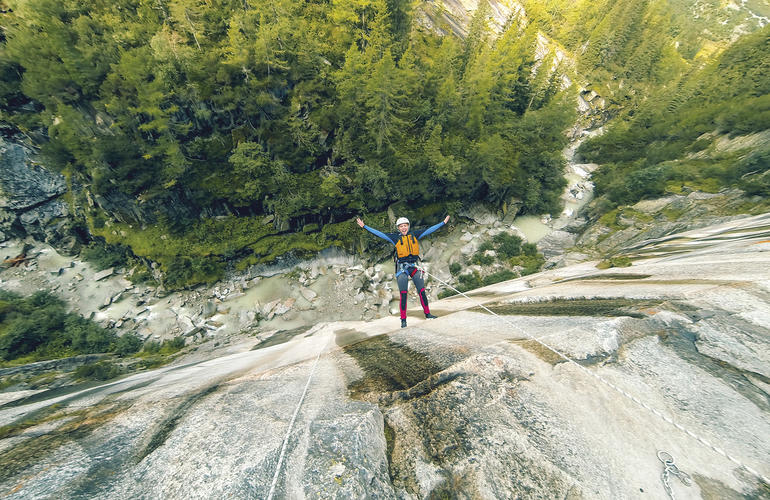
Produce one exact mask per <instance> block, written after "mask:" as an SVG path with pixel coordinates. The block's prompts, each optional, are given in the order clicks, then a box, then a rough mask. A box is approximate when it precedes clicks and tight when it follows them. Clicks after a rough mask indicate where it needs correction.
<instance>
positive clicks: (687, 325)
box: [0, 216, 770, 500]
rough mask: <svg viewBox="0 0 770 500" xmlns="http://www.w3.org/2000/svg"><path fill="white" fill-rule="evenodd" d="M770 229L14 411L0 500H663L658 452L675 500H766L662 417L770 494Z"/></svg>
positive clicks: (736, 229) (7, 412) (695, 242)
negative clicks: (402, 321)
mask: <svg viewBox="0 0 770 500" xmlns="http://www.w3.org/2000/svg"><path fill="white" fill-rule="evenodd" d="M768 219H770V217H768V216H766V217H765V218H761V217H760V218H754V219H751V220H746V221H743V222H741V221H736V222H734V223H732V224H726V225H724V226H722V227H720V228H714V227H712V228H706V229H704V230H703V231H702V232H697V231H696V232H690V233H687V234H685V235H679V236H678V237H677V238H676V246H667V245H668V243H666V241H655V242H649V243H648V244H647V246H644V247H642V248H638V249H637V250H638V251H639V252H640V253H642V252H643V251H645V250H647V251H649V253H650V255H654V256H653V257H649V256H648V258H645V259H638V260H635V261H634V262H633V265H632V266H631V267H628V268H623V269H622V272H621V271H619V270H617V269H609V270H606V271H600V270H598V269H596V267H595V265H594V264H595V263H582V264H578V265H573V266H569V267H563V268H561V269H558V270H553V271H548V272H545V273H539V274H538V275H532V276H527V277H525V278H520V279H517V280H513V281H510V282H504V283H498V284H495V285H492V286H490V287H486V288H484V289H479V290H475V291H473V292H470V294H469V295H468V297H463V296H457V297H453V298H450V299H445V300H442V301H436V302H433V303H432V304H431V307H432V311H433V312H434V313H436V314H437V315H438V316H439V318H438V319H436V320H424V319H422V314H421V310H420V308H419V306H418V305H417V303H416V302H412V303H411V304H414V305H413V306H412V307H410V310H409V315H408V321H409V327H408V328H405V329H400V328H398V326H399V325H398V320H397V318H383V319H380V320H376V321H371V322H363V321H344V322H336V323H319V324H318V325H316V326H314V327H313V328H311V329H309V330H304V329H303V330H301V331H300V332H299V333H297V334H296V335H293V336H290V337H285V338H283V339H281V337H280V335H281V333H280V332H277V333H275V338H274V342H272V343H268V344H267V345H268V346H267V347H263V348H258V349H252V347H253V346H254V345H255V344H256V343H258V342H260V341H261V340H262V339H261V338H260V339H257V340H253V339H251V340H250V341H248V342H244V343H243V344H241V345H239V346H233V347H230V348H228V350H227V351H224V350H223V351H220V353H221V355H219V356H216V357H213V358H211V359H208V358H205V357H201V356H198V355H197V354H195V355H191V356H198V357H197V358H192V359H191V358H187V359H184V358H183V359H180V360H178V362H177V363H176V364H175V365H174V366H168V367H164V368H161V369H158V370H152V371H147V372H143V373H137V374H134V375H131V376H129V377H126V378H124V379H120V380H117V381H112V382H109V383H105V384H102V385H101V386H97V387H92V388H88V389H85V390H80V391H77V392H73V393H70V394H62V393H61V392H55V393H51V394H48V395H46V394H38V395H36V397H37V398H39V399H37V400H35V399H31V400H30V401H29V402H27V403H16V404H9V405H5V406H3V407H0V425H9V424H14V423H20V422H22V421H24V420H25V419H28V424H25V425H28V426H26V427H24V428H22V429H21V430H19V431H12V432H10V433H9V434H8V435H6V436H5V437H4V438H3V439H0V494H2V495H5V496H6V497H7V498H13V499H16V498H19V499H21V498H25V499H26V498H121V499H122V498H222V497H234V498H266V497H267V495H268V492H269V491H270V489H271V486H272V485H273V484H274V485H275V490H274V493H275V496H274V498H318V497H321V498H400V499H401V498H406V499H423V498H442V497H450V498H452V497H456V498H569V499H578V498H586V499H588V498H590V499H613V500H614V499H626V498H628V499H635V498H666V492H665V490H664V488H663V484H662V482H661V473H662V472H663V464H662V463H661V462H660V461H659V459H658V457H657V453H658V451H666V452H668V453H670V454H671V455H672V456H673V457H674V459H675V461H676V464H677V466H678V467H679V468H680V469H681V470H682V471H684V472H686V473H688V474H690V475H691V477H692V478H693V484H692V485H691V486H690V487H687V486H685V485H684V484H682V483H681V482H678V480H676V479H673V480H672V482H671V486H672V488H673V491H674V493H675V495H676V498H678V499H688V498H689V499H692V498H763V497H764V496H766V491H767V489H766V488H767V486H766V485H764V486H763V485H761V484H760V480H759V479H758V478H757V477H756V476H755V475H753V473H751V472H749V471H748V470H746V469H742V468H740V467H739V466H737V465H736V464H735V463H733V462H731V461H730V460H728V459H727V458H726V457H724V456H723V455H721V454H720V453H718V452H716V451H714V450H713V449H712V448H711V447H708V446H704V445H703V444H701V443H700V442H698V441H697V440H695V439H693V438H692V437H691V436H690V435H688V434H687V433H686V432H683V431H682V430H680V429H678V428H676V427H675V426H672V425H671V424H670V423H668V422H666V421H665V420H664V419H663V418H661V417H660V416H658V415H656V414H655V413H654V412H658V413H659V414H661V415H664V416H665V418H668V419H671V420H673V421H674V422H676V423H677V424H678V425H680V426H682V427H683V428H684V429H686V430H687V431H689V432H691V433H693V434H695V435H697V436H699V437H701V438H702V439H705V440H706V441H708V442H710V443H713V444H714V445H716V446H718V447H719V448H720V449H723V450H725V452H726V453H729V454H730V455H731V456H732V457H734V458H735V459H736V460H738V461H739V462H741V463H743V464H745V465H747V466H749V467H751V468H752V469H754V470H755V471H757V472H758V473H759V474H762V475H764V476H765V477H767V476H770V418H768V417H769V416H770V392H768V391H770V384H769V383H768V375H767V366H770V351H769V350H768V347H767V346H768V330H770V328H769V326H770V325H769V323H770V301H769V300H768V297H770V243H768V242H767V236H766V233H765V232H764V231H766V229H763V228H765V227H766V226H767V222H768ZM751 225H753V227H754V229H753V231H754V233H753V236H752V229H751V227H750V226H751ZM683 248H684V250H683ZM66 272H68V271H65V273H66ZM340 272H341V273H350V272H352V273H356V272H359V271H350V270H346V269H341V270H340ZM360 272H361V273H363V270H361V271H360ZM370 274H371V273H370ZM332 275H333V276H339V275H336V274H334V273H330V277H331V276H332ZM0 276H2V275H0ZM99 283H101V284H104V283H105V282H104V281H102V282H99ZM236 293H238V292H236ZM299 293H300V292H299V290H297V294H298V295H299ZM173 299H174V297H173V296H172V297H170V298H169V299H163V300H164V301H166V300H173ZM244 299H247V297H239V298H236V299H233V300H235V301H237V300H244ZM319 300H320V299H319ZM250 303H253V302H250ZM479 303H483V304H484V305H485V306H486V307H488V308H490V309H491V310H492V311H495V312H496V314H497V315H493V314H490V313H489V312H487V311H486V310H484V309H482V308H480V307H478V304H479ZM279 306H283V307H286V306H287V304H286V300H285V299H282V300H279V301H274V302H271V303H268V304H267V306H266V308H267V309H270V312H273V310H274V309H276V308H278V307H279ZM152 307H154V306H152ZM263 310H264V309H263ZM152 314H157V312H156V311H153V312H152ZM286 314H289V313H286ZM217 318H219V316H217ZM263 334H264V335H270V334H269V333H267V332H261V333H260V335H263ZM205 345H206V344H200V347H203V346H205ZM546 345H547V346H549V347H546ZM562 355H564V356H567V357H568V358H569V359H570V360H572V361H567V360H565V359H564V358H563V357H562ZM632 398H635V399H636V401H634V399H632ZM642 403H643V405H646V407H645V406H643V405H642ZM652 410H654V412H653V411H652ZM295 415H296V418H295ZM41 416H44V417H45V418H41ZM284 443H285V445H286V446H285V453H284V454H283V458H282V459H280V460H281V461H280V463H279V457H281V450H282V449H283V447H284Z"/></svg>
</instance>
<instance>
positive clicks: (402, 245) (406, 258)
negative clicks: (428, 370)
mask: <svg viewBox="0 0 770 500" xmlns="http://www.w3.org/2000/svg"><path fill="white" fill-rule="evenodd" d="M447 222H449V216H448V215H447V216H446V218H445V219H444V220H443V221H442V222H439V223H438V224H436V225H435V226H431V227H429V228H427V229H417V230H415V231H410V230H409V227H410V225H409V219H407V218H406V217H399V218H398V220H396V227H397V228H398V232H397V233H383V232H380V231H378V230H376V229H374V228H371V227H369V226H367V225H365V224H364V221H362V220H361V218H360V217H356V223H358V225H359V226H361V227H362V228H364V229H366V230H367V231H369V232H370V233H372V234H373V235H375V236H379V237H380V238H382V239H383V240H385V241H387V242H388V243H391V244H393V245H395V247H396V249H395V254H394V259H395V261H396V281H397V282H398V289H399V291H400V292H401V301H400V303H399V310H400V311H401V328H406V292H407V289H408V287H409V278H412V281H414V286H415V287H417V290H418V295H419V297H420V302H421V303H422V310H423V312H424V313H425V317H426V318H428V319H433V318H435V317H436V316H434V315H433V314H431V313H430V308H429V307H428V296H427V295H426V294H425V281H424V280H423V277H422V274H423V273H422V272H420V271H419V270H418V269H417V261H418V260H419V259H420V244H419V243H418V241H417V240H419V239H421V238H423V237H425V236H428V235H429V234H430V233H432V232H433V231H435V230H436V229H439V228H440V227H442V226H444V225H446V223H447Z"/></svg>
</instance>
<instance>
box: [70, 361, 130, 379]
mask: <svg viewBox="0 0 770 500" xmlns="http://www.w3.org/2000/svg"><path fill="white" fill-rule="evenodd" d="M122 374H123V369H122V368H121V367H120V366H118V365H116V364H114V363H110V362H109V361H99V362H98V363H90V364H85V365H80V366H78V367H77V368H76V369H75V378H78V379H81V380H109V379H112V378H115V377H117V376H119V375H122Z"/></svg>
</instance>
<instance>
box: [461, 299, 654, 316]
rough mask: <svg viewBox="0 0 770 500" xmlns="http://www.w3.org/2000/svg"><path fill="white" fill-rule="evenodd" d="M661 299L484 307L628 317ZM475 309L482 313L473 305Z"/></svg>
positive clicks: (530, 313) (498, 311)
mask: <svg viewBox="0 0 770 500" xmlns="http://www.w3.org/2000/svg"><path fill="white" fill-rule="evenodd" d="M662 303H663V301H655V300H640V299H626V298H595V299H577V298H576V299H550V300H544V301H539V302H518V303H514V304H497V305H491V306H487V307H488V308H489V310H491V311H493V312H494V313H496V314H502V315H506V316H605V317H619V316H630V317H632V318H643V317H645V315H644V314H643V313H641V312H640V310H641V309H649V308H652V307H656V306H658V305H660V304H662ZM472 310H473V311H476V312H485V311H484V309H482V308H480V307H476V308H473V309H472Z"/></svg>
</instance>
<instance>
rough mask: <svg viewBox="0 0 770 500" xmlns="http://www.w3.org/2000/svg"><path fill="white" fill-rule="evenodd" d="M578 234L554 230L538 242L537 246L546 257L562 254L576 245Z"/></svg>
mask: <svg viewBox="0 0 770 500" xmlns="http://www.w3.org/2000/svg"><path fill="white" fill-rule="evenodd" d="M576 241H577V236H576V235H574V234H572V233H568V232H567V231H553V232H552V233H550V234H548V235H547V236H545V237H544V238H542V239H541V240H540V241H538V242H537V248H538V250H539V251H540V252H542V253H543V256H545V258H546V259H550V258H551V257H554V256H557V255H562V254H563V253H564V252H566V251H567V249H568V248H571V247H573V246H575V242H576Z"/></svg>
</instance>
